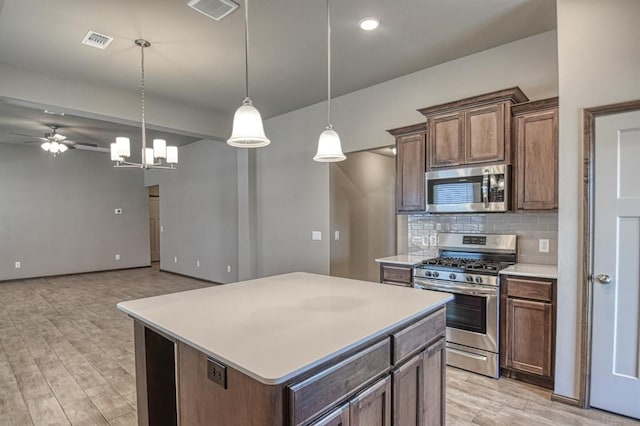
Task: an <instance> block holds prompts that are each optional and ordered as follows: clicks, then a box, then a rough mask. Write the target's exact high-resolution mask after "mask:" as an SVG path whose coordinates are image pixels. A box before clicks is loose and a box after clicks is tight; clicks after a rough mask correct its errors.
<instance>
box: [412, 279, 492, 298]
mask: <svg viewBox="0 0 640 426" xmlns="http://www.w3.org/2000/svg"><path fill="white" fill-rule="evenodd" d="M413 287H414V288H417V289H420V290H435V291H445V292H447V293H455V294H468V295H471V296H497V295H498V288H497V287H495V288H490V289H478V288H477V287H469V286H457V285H456V287H451V286H448V285H438V284H433V283H429V284H418V283H415V282H414V284H413Z"/></svg>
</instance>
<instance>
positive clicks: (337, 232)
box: [333, 231, 340, 241]
mask: <svg viewBox="0 0 640 426" xmlns="http://www.w3.org/2000/svg"><path fill="white" fill-rule="evenodd" d="M333 239H334V240H336V241H338V240H339V239H340V231H336V232H335V234H334V236H333Z"/></svg>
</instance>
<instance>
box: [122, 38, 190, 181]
mask: <svg viewBox="0 0 640 426" xmlns="http://www.w3.org/2000/svg"><path fill="white" fill-rule="evenodd" d="M135 44H136V46H139V47H140V57H141V70H142V72H141V77H140V105H141V111H142V114H141V115H142V119H141V123H140V124H141V128H142V150H141V161H140V163H135V162H132V161H129V160H128V158H129V157H130V156H131V144H130V140H129V138H127V137H117V138H116V141H115V143H112V144H111V161H113V162H114V165H113V166H114V167H129V168H131V167H133V168H141V169H147V170H148V169H175V168H176V164H178V147H177V146H167V141H165V140H164V139H154V140H153V148H150V147H149V148H148V147H147V129H146V126H145V121H144V49H145V48H146V47H149V46H151V43H149V42H148V41H147V40H143V39H138V40H136V41H135Z"/></svg>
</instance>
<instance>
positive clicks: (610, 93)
mask: <svg viewBox="0 0 640 426" xmlns="http://www.w3.org/2000/svg"><path fill="white" fill-rule="evenodd" d="M557 8H558V57H559V96H560V157H559V161H560V171H559V179H560V186H559V197H560V198H559V214H558V227H559V229H558V231H559V240H558V252H559V253H562V256H560V258H559V262H558V275H559V276H558V309H557V311H558V321H557V324H558V325H557V339H556V341H557V348H556V381H555V392H556V393H557V394H560V395H564V396H567V397H577V395H578V382H577V380H578V377H579V375H578V373H579V356H578V355H579V352H578V351H579V347H578V344H579V324H580V313H579V309H580V297H581V290H582V288H583V286H584V277H582V272H581V269H582V262H583V253H582V245H583V233H582V222H581V220H580V218H582V200H583V191H582V185H583V182H582V159H583V145H582V143H583V141H582V139H583V138H582V132H583V123H582V110H583V109H584V108H589V107H594V106H599V105H606V104H611V103H616V102H623V101H628V100H636V99H640V42H639V40H640V25H638V22H639V20H640V1H638V0H558V2H557Z"/></svg>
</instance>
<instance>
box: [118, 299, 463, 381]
mask: <svg viewBox="0 0 640 426" xmlns="http://www.w3.org/2000/svg"><path fill="white" fill-rule="evenodd" d="M423 291H424V290H423ZM452 299H453V296H450V297H448V298H446V299H443V300H441V301H439V302H435V303H433V304H432V305H431V306H429V307H427V308H425V309H423V310H420V311H418V312H416V313H415V314H413V315H410V316H407V317H405V318H403V319H402V320H400V321H398V322H397V323H394V324H392V325H390V326H388V327H385V328H383V329H381V330H379V331H378V332H376V333H374V334H372V335H370V336H367V337H365V338H363V339H360V340H358V341H355V342H353V343H352V344H350V345H347V346H345V347H344V348H342V349H340V350H338V351H335V352H333V353H330V354H327V355H326V356H324V357H322V358H320V359H318V360H316V361H314V362H312V363H310V364H307V365H305V366H304V367H301V368H298V369H296V370H293V371H291V372H289V373H287V374H285V375H284V376H281V377H262V376H260V375H259V374H256V373H254V372H253V371H250V370H247V369H246V368H244V367H242V366H241V365H238V364H236V363H234V362H233V361H231V360H228V359H226V358H224V357H221V356H219V355H217V354H215V353H213V352H211V351H209V350H208V349H206V348H204V347H202V346H200V345H198V344H197V343H195V342H192V341H190V340H189V339H185V338H184V337H181V336H177V335H176V334H175V333H172V332H171V331H169V330H167V329H166V328H164V327H162V326H159V325H157V324H154V323H152V322H150V321H148V320H147V319H145V318H142V317H141V316H139V315H136V314H135V313H134V312H132V311H130V310H128V309H126V308H125V307H124V306H121V303H124V302H121V303H118V304H117V305H116V307H117V309H118V310H120V311H122V312H124V313H126V314H127V315H128V316H130V317H131V318H133V319H134V320H136V321H140V322H141V323H143V324H145V325H148V326H149V327H151V328H153V329H156V330H158V331H160V332H162V333H164V334H166V335H167V336H170V337H171V338H173V339H175V340H177V341H180V342H182V343H185V344H187V345H189V346H191V347H192V348H194V349H197V350H198V351H200V352H202V353H204V354H205V355H207V356H209V357H211V358H214V359H215V360H216V361H219V362H222V363H223V364H226V365H227V366H229V367H232V368H233V369H235V370H237V371H239V372H241V373H243V374H245V375H247V376H249V377H251V378H253V379H255V380H257V381H259V382H260V383H263V384H265V385H270V386H276V385H280V384H283V383H286V382H287V381H289V380H290V379H293V378H294V377H296V376H298V375H301V374H302V373H304V372H305V371H308V370H311V369H313V368H315V367H317V366H319V365H321V364H323V363H324V362H326V361H329V360H330V359H332V358H334V357H336V356H339V355H341V354H344V353H345V352H349V351H350V350H352V349H354V348H356V347H358V346H362V345H365V344H367V343H368V342H373V341H375V340H376V339H378V338H380V337H383V336H384V335H385V334H387V333H388V332H389V331H391V330H393V329H394V328H397V327H400V326H402V325H403V324H405V323H409V322H411V321H412V320H415V319H417V318H420V317H423V316H425V315H427V314H429V313H430V312H433V311H435V310H436V309H438V308H440V307H442V306H444V305H445V304H446V303H447V302H449V301H450V300H452Z"/></svg>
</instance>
